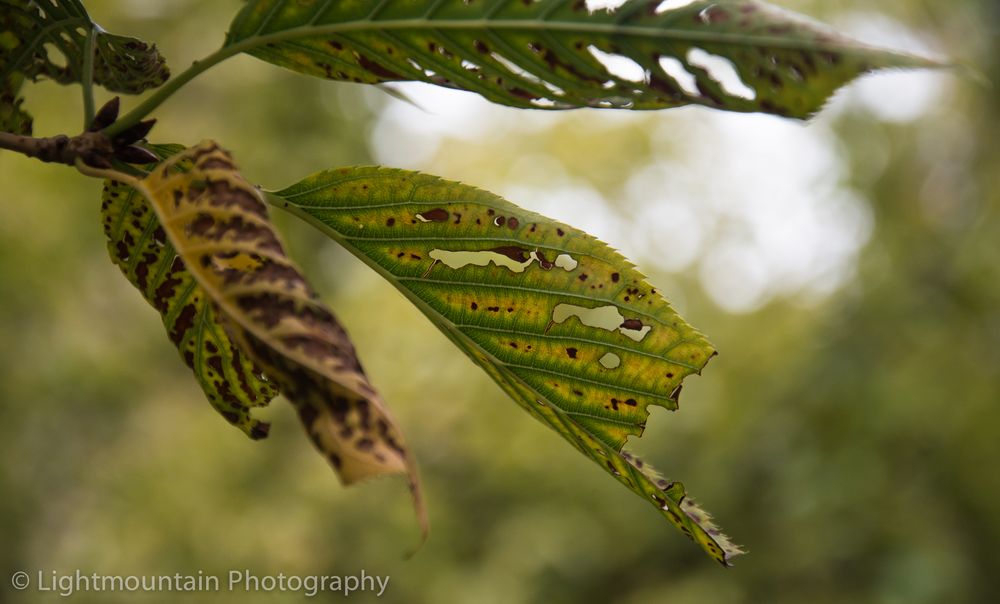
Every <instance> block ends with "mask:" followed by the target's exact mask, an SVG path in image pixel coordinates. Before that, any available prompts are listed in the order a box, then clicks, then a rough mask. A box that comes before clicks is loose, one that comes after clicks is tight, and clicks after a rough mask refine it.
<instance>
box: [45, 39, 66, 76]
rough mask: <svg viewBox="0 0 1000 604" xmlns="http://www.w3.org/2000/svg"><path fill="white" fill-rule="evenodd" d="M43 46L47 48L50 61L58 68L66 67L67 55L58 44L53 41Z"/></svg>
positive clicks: (46, 54)
mask: <svg viewBox="0 0 1000 604" xmlns="http://www.w3.org/2000/svg"><path fill="white" fill-rule="evenodd" d="M42 47H43V48H44V49H45V56H46V58H47V59H48V61H49V63H51V64H52V65H53V66H54V67H56V68H57V69H66V65H67V64H68V63H67V61H66V55H64V54H63V53H62V51H61V50H59V47H58V46H56V45H55V44H52V43H51V42H46V43H45V44H44V45H43V46H42Z"/></svg>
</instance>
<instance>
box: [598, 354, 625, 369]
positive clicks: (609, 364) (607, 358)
mask: <svg viewBox="0 0 1000 604" xmlns="http://www.w3.org/2000/svg"><path fill="white" fill-rule="evenodd" d="M598 362H599V363H600V364H601V366H602V367H604V368H605V369H618V367H619V366H620V365H621V364H622V359H621V357H619V356H618V355H617V354H615V353H613V352H608V353H605V355H604V356H603V357H601V359H600V361H598Z"/></svg>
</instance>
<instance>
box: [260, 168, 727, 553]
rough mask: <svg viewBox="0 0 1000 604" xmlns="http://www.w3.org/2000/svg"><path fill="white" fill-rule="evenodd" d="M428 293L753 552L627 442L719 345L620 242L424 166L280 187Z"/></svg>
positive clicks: (717, 547)
mask: <svg viewBox="0 0 1000 604" xmlns="http://www.w3.org/2000/svg"><path fill="white" fill-rule="evenodd" d="M272 195H273V196H274V197H275V198H277V199H279V200H280V205H282V206H284V207H286V208H287V209H288V210H290V211H291V212H293V213H294V214H296V215H299V216H301V217H302V218H304V219H306V220H307V221H309V222H310V223H312V224H314V225H316V226H317V227H318V228H320V229H321V230H323V231H324V232H326V233H328V234H329V235H330V236H331V237H332V238H334V239H336V240H337V241H339V242H340V243H342V244H343V245H344V246H345V247H347V248H348V249H349V250H351V251H352V252H353V253H355V254H356V255H358V256H359V257H360V258H361V259H363V260H365V261H366V262H367V263H368V264H370V265H371V266H373V267H374V268H375V269H376V270H378V271H379V272H380V273H381V274H382V275H383V276H384V277H385V278H386V279H388V280H389V281H390V282H391V283H393V284H394V285H395V286H396V287H398V288H399V289H400V290H401V291H402V292H403V293H404V294H405V295H406V296H407V297H408V298H409V299H410V300H411V301H413V302H414V303H415V304H416V305H417V306H418V307H419V308H420V309H421V310H422V311H423V312H424V313H425V314H426V315H427V316H428V317H429V318H430V319H431V320H432V321H433V322H434V324H435V325H436V326H437V327H439V328H440V329H441V330H442V331H443V332H444V333H445V334H446V335H447V336H448V337H449V338H450V339H451V340H452V341H453V342H454V343H455V344H456V345H457V346H458V347H459V348H460V349H462V350H463V351H464V352H465V353H466V354H468V355H469V356H470V357H471V358H472V359H473V360H474V361H475V362H476V363H477V364H479V365H480V366H481V367H482V368H483V369H484V370H485V371H486V372H487V374H489V375H490V376H491V377H492V378H493V379H494V380H495V381H496V382H497V383H498V384H499V385H500V386H501V387H502V388H503V389H504V390H505V391H506V392H507V393H508V394H509V395H510V396H511V397H512V398H513V399H514V400H515V401H516V402H517V403H518V404H519V405H521V407H522V408H524V409H525V410H526V411H527V412H528V413H530V414H531V415H532V416H533V417H535V418H536V419H538V420H540V421H542V422H543V423H545V424H547V425H548V426H549V427H551V428H552V429H554V430H555V431H556V432H558V433H559V434H560V435H562V436H563V437H564V438H566V440H568V441H569V442H570V443H571V444H572V445H573V446H574V447H576V448H577V449H578V450H579V451H580V452H581V453H583V454H584V455H586V456H587V457H589V458H590V459H592V460H593V461H595V462H596V463H597V464H598V465H600V467H601V468H603V469H604V470H605V471H606V472H609V473H610V474H611V475H612V476H614V477H615V479H617V480H618V481H619V482H622V483H623V484H624V485H625V486H626V487H628V488H629V489H630V490H632V491H633V492H635V493H637V494H638V495H640V496H642V497H643V499H645V500H646V501H648V502H650V503H652V504H654V505H655V506H656V508H657V509H658V510H660V512H661V513H662V514H663V515H664V516H665V517H666V518H667V519H668V520H669V521H670V522H671V523H673V524H674V525H675V526H677V527H678V528H679V529H680V530H681V531H683V532H684V533H685V534H687V535H688V536H689V537H691V538H692V539H693V540H695V541H696V542H697V543H698V544H699V545H701V546H702V547H703V548H704V549H705V551H707V552H708V553H709V554H710V555H712V556H713V557H714V558H715V559H716V560H719V561H720V562H723V563H727V564H728V562H729V560H730V559H731V558H732V557H733V556H735V555H737V554H738V553H740V550H739V548H737V547H735V546H734V545H733V544H731V543H730V542H729V541H728V539H726V538H725V536H724V535H722V534H721V533H719V531H718V529H716V528H715V527H714V526H713V525H712V524H711V523H710V522H709V521H708V516H707V514H705V513H704V512H703V511H701V510H700V508H697V506H695V505H694V504H693V502H692V501H691V500H690V499H689V498H687V497H686V495H685V492H684V488H683V486H681V485H680V484H679V483H676V482H674V483H670V482H668V481H663V480H662V479H661V478H659V476H657V475H656V474H655V473H654V472H653V471H652V470H651V469H650V468H649V466H648V465H646V464H643V463H642V462H640V461H638V460H636V459H635V458H634V457H632V456H631V455H629V454H628V453H625V452H623V451H622V447H623V446H624V445H625V442H626V440H627V439H628V438H629V437H630V436H639V435H641V434H642V432H643V430H644V428H645V425H646V419H647V416H648V407H649V406H650V405H659V406H662V407H665V408H667V409H671V410H673V409H677V406H678V403H677V399H678V394H679V392H680V387H681V381H682V380H683V379H684V377H686V376H688V375H690V374H692V373H699V372H700V371H701V369H702V368H703V367H704V366H705V364H706V363H707V362H708V360H709V359H710V358H711V357H712V356H714V355H715V349H714V348H713V347H712V346H711V345H710V344H709V343H708V342H707V341H706V340H705V338H704V337H703V336H702V335H701V334H699V333H698V332H697V331H695V330H694V329H693V328H692V327H691V326H689V325H688V324H687V323H685V322H684V320H683V319H681V318H680V317H679V316H678V315H677V314H676V313H675V312H674V311H673V309H671V308H670V305H669V304H668V303H667V301H666V300H664V299H663V297H662V296H661V295H660V294H659V293H658V292H657V291H656V289H655V288H653V287H652V286H650V285H649V284H648V283H647V282H646V281H645V279H644V278H643V276H642V275H641V274H640V273H639V272H638V271H636V270H635V268H634V267H633V266H632V265H631V264H630V263H629V262H628V261H626V260H625V259H624V258H622V257H621V256H620V255H619V254H618V253H617V252H615V251H614V250H612V249H610V248H609V247H608V246H607V245H605V244H603V243H601V242H600V241H598V240H596V239H595V238H593V237H591V236H590V235H587V234H586V233H583V232H581V231H579V230H577V229H574V228H572V227H569V226H567V225H564V224H561V223H558V222H555V221H552V220H549V219H547V218H545V217H543V216H539V215H537V214H533V213H531V212H528V211H526V210H524V209H522V208H519V207H517V206H515V205H513V204H511V203H509V202H507V201H505V200H503V199H501V198H499V197H497V196H495V195H492V194H489V193H486V192H484V191H481V190H478V189H475V188H472V187H468V186H465V185H462V184H460V183H455V182H448V181H444V180H440V179H437V178H435V177H432V176H427V175H424V174H419V173H414V172H407V171H404V170H392V169H385V168H367V167H363V168H345V169H341V170H329V171H326V172H321V173H318V174H315V175H313V176H311V177H308V178H306V179H304V180H303V181H301V182H299V183H297V184H295V185H292V186H291V187H288V188H286V189H283V190H281V191H278V192H275V193H273V194H272Z"/></svg>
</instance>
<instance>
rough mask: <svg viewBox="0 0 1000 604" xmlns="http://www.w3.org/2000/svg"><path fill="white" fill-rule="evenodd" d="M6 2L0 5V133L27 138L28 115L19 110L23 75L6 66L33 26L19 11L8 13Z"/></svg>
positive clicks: (29, 125)
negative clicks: (25, 136) (21, 135)
mask: <svg viewBox="0 0 1000 604" xmlns="http://www.w3.org/2000/svg"><path fill="white" fill-rule="evenodd" d="M6 2H7V0H2V3H0V132H12V133H14V134H23V135H30V134H31V127H32V118H31V114H29V113H28V112H26V111H24V110H23V109H22V108H21V105H22V103H23V102H24V99H23V98H21V96H20V92H21V86H22V85H23V84H24V80H25V75H24V73H23V72H22V71H18V70H15V69H10V68H9V66H10V65H11V64H12V56H13V55H14V54H15V53H17V52H19V50H20V49H21V48H22V47H23V46H24V43H25V38H24V36H25V35H26V33H27V32H30V31H31V30H32V28H33V27H34V23H33V22H32V21H31V19H29V18H27V17H26V16H24V15H23V14H22V13H20V12H19V11H14V10H9V9H8V7H7V5H6Z"/></svg>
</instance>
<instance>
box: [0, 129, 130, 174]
mask: <svg viewBox="0 0 1000 604" xmlns="http://www.w3.org/2000/svg"><path fill="white" fill-rule="evenodd" d="M0 149H9V150H10V151H16V152H18V153H20V154H22V155H26V156H28V157H34V158H37V159H40V160H41V161H44V162H51V163H57V164H66V165H68V166H75V165H76V160H77V158H79V159H81V160H83V161H84V162H85V163H86V164H88V165H91V166H95V167H99V168H108V167H111V158H112V157H114V154H115V149H114V146H113V145H112V144H111V141H110V140H109V139H108V137H106V136H104V135H103V134H102V133H100V132H84V133H83V134H79V135H77V136H73V137H69V136H66V135H65V134H60V135H58V136H50V137H46V138H34V137H31V136H21V135H18V134H10V133H9V132H0Z"/></svg>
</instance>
